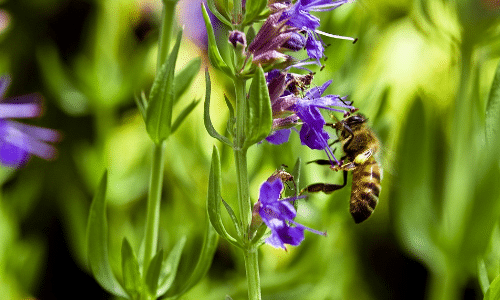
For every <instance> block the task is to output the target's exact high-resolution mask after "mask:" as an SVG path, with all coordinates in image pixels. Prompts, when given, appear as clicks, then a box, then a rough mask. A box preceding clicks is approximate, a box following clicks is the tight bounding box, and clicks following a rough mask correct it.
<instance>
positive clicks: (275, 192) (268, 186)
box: [259, 178, 326, 250]
mask: <svg viewBox="0 0 500 300" xmlns="http://www.w3.org/2000/svg"><path fill="white" fill-rule="evenodd" d="M282 190H283V182H282V181H281V179H280V178H276V180H274V181H272V182H268V181H266V182H264V183H263V184H262V185H261V187H260V197H259V215H260V217H261V218H262V220H263V221H264V223H266V225H267V227H269V229H271V235H270V236H269V237H268V238H267V239H266V243H268V244H269V245H271V246H273V247H276V248H283V249H285V250H286V247H285V244H288V245H292V246H297V245H299V244H300V243H301V242H302V241H303V240H304V230H309V231H311V232H314V233H316V234H320V235H326V233H324V232H319V231H317V230H314V229H311V228H308V227H305V226H304V225H301V224H298V223H296V222H295V221H294V219H295V216H296V215H297V211H296V210H295V208H294V207H293V205H292V203H290V201H293V200H296V198H295V199H294V198H291V199H290V198H289V199H280V195H281V191H282ZM292 225H295V226H293V227H292Z"/></svg>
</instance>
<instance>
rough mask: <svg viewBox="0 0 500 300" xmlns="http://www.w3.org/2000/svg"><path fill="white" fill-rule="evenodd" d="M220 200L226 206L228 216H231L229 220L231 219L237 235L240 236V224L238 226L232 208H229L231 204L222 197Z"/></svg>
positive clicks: (238, 222)
mask: <svg viewBox="0 0 500 300" xmlns="http://www.w3.org/2000/svg"><path fill="white" fill-rule="evenodd" d="M220 200H221V201H222V204H224V207H225V208H226V211H227V213H228V214H229V217H231V221H233V224H234V227H235V228H236V233H237V234H238V236H241V232H240V226H239V224H240V221H239V220H238V218H237V217H236V214H235V213H234V210H233V209H232V208H231V206H229V204H228V203H227V202H226V201H224V199H222V198H221V199H220Z"/></svg>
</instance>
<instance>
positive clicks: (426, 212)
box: [375, 99, 444, 266]
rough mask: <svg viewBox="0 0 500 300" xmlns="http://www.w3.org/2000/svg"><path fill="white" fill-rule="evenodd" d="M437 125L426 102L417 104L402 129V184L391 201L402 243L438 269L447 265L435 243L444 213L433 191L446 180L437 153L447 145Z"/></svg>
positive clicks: (400, 145)
mask: <svg viewBox="0 0 500 300" xmlns="http://www.w3.org/2000/svg"><path fill="white" fill-rule="evenodd" d="M433 121H435V118H430V117H429V116H427V115H426V114H425V109H424V105H423V103H422V101H421V100H420V99H416V100H414V101H413V104H412V105H411V106H410V108H409V111H408V116H407V117H406V121H405V122H404V124H403V125H402V129H401V139H400V142H399V145H398V151H397V153H398V157H397V160H396V162H395V165H397V166H399V169H398V184H397V186H395V188H394V190H393V193H392V194H391V197H390V198H391V209H392V210H393V212H392V213H391V214H392V215H393V216H394V222H395V224H394V225H395V228H396V229H397V234H398V236H399V238H400V241H402V242H403V243H404V244H405V247H408V249H410V251H411V252H412V253H413V254H414V255H416V256H417V257H418V258H419V259H420V260H422V261H423V262H425V263H426V264H427V265H429V266H438V265H440V264H443V263H444V262H443V261H442V260H441V259H442V253H441V251H440V249H439V247H438V245H436V241H435V235H436V229H437V228H438V227H439V226H438V223H437V222H438V221H437V220H438V218H439V217H438V216H437V213H439V212H440V209H439V208H438V207H437V205H438V204H437V203H434V202H435V201H436V198H435V197H436V194H435V193H434V190H433V189H434V188H435V187H439V186H440V184H439V179H440V178H442V177H443V174H441V173H439V172H440V170H439V168H438V165H439V163H438V162H437V161H436V160H437V159H438V158H439V157H440V156H439V155H438V154H436V152H435V151H436V149H437V148H440V147H443V145H442V142H443V141H440V140H439V136H438V135H437V132H438V130H437V129H439V127H438V126H437V124H436V123H435V122H433ZM442 149H443V148H442ZM441 151H443V150H441ZM441 168H442V164H441ZM441 172H442V171H441ZM442 184H443V183H442ZM382 193H383V191H382ZM417 211H418V212H419V213H415V212H417ZM376 213H377V211H376V210H375V214H376Z"/></svg>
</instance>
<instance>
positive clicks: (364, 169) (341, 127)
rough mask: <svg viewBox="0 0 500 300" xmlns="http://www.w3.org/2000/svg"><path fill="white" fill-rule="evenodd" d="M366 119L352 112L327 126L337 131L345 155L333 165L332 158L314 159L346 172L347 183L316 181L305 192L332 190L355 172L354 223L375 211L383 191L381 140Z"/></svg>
mask: <svg viewBox="0 0 500 300" xmlns="http://www.w3.org/2000/svg"><path fill="white" fill-rule="evenodd" d="M366 121H367V119H366V118H365V117H364V116H363V115H361V114H356V115H351V116H348V117H346V118H345V119H343V120H342V121H339V122H337V123H334V124H331V123H328V124H326V126H329V127H332V128H333V129H335V130H336V131H337V136H338V140H337V141H338V142H341V144H342V149H343V151H344V153H345V156H344V157H342V160H341V164H340V165H334V166H332V165H331V162H330V161H329V160H316V161H312V162H314V163H317V164H320V165H330V168H331V169H332V170H334V171H340V170H342V171H343V172H344V183H343V184H342V185H338V184H328V183H316V184H312V185H309V186H307V187H306V188H304V189H303V190H302V192H304V191H307V192H312V193H314V192H324V193H326V194H329V193H332V192H333V191H336V190H338V189H341V188H343V187H344V186H346V184H347V172H348V171H352V188H351V200H350V209H349V211H350V213H351V215H352V217H353V218H354V222H356V223H361V222H363V221H364V220H366V219H368V217H369V216H370V215H371V214H372V213H373V210H374V209H375V206H376V205H377V203H378V196H379V194H380V189H381V186H380V180H381V177H382V168H381V167H380V165H379V163H378V162H377V160H376V159H375V154H376V153H377V152H378V150H379V148H380V143H379V141H378V139H377V137H376V135H375V133H374V132H373V131H372V130H371V129H370V128H369V127H368V126H367V125H366ZM337 141H336V142H337ZM334 143H335V142H334Z"/></svg>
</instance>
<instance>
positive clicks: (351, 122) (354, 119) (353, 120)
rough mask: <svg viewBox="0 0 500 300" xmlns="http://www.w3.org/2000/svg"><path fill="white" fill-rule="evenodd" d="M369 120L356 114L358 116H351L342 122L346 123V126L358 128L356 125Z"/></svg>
mask: <svg viewBox="0 0 500 300" xmlns="http://www.w3.org/2000/svg"><path fill="white" fill-rule="evenodd" d="M367 120H368V119H367V118H365V116H363V115H362V114H356V115H352V116H349V117H348V118H346V119H345V120H343V121H342V122H343V123H344V125H345V126H349V127H356V125H358V124H363V123H365V122H366V121H367Z"/></svg>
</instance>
